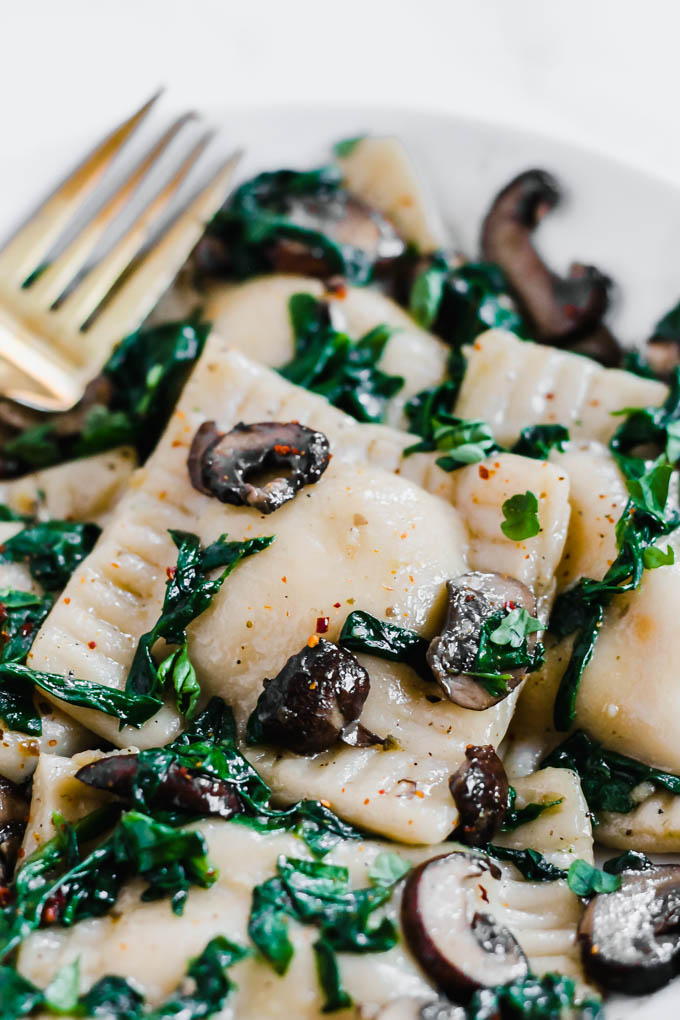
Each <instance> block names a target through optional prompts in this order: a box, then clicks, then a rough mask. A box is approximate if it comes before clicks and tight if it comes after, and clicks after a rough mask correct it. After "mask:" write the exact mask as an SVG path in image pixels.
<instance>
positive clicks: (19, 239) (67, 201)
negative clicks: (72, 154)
mask: <svg viewBox="0 0 680 1020" xmlns="http://www.w3.org/2000/svg"><path fill="white" fill-rule="evenodd" d="M160 94H161V93H160V91H159V92H157V93H156V94H155V95H153V96H152V97H151V98H150V99H148V100H147V102H146V103H144V105H143V106H141V107H140V108H139V109H138V110H137V111H136V112H135V113H133V114H132V116H131V117H129V118H128V119H127V120H126V121H124V122H123V123H122V124H120V125H119V126H118V127H117V128H115V129H114V130H113V131H112V132H111V134H110V135H108V136H107V137H106V138H105V139H104V140H103V141H102V142H100V143H99V145H97V147H96V148H95V149H94V151H93V152H92V153H91V154H90V155H89V156H88V157H87V158H86V159H85V161H84V162H83V163H81V164H80V166H79V167H77V168H76V169H75V170H74V171H73V173H72V174H71V175H70V176H69V177H68V178H67V179H66V180H65V181H64V182H63V183H62V184H61V185H60V186H59V187H58V188H57V190H56V191H55V192H54V193H53V194H52V195H50V197H49V198H48V199H47V200H46V201H45V202H44V203H43V205H42V206H41V207H40V208H39V209H38V210H37V212H36V213H34V214H33V215H32V216H31V218H30V220H29V221H28V222H27V223H26V224H25V225H24V226H23V227H21V228H20V229H19V230H18V231H17V233H16V234H15V235H14V236H13V237H12V238H11V239H10V241H8V243H7V244H6V245H5V247H4V249H3V250H2V251H1V252H0V273H2V275H3V276H4V277H5V279H6V280H7V282H8V283H10V282H11V283H14V284H15V285H19V284H21V283H23V281H24V280H25V279H26V278H27V277H28V276H29V275H30V274H31V272H33V271H35V269H37V268H38V266H39V265H40V262H41V259H43V258H44V257H45V255H46V254H47V252H48V251H49V250H50V248H51V246H52V244H53V243H54V242H55V241H56V240H57V238H58V237H59V235H60V234H61V232H62V230H63V228H64V227H65V226H66V224H67V223H68V221H69V219H70V218H71V216H72V214H73V213H74V212H75V210H76V209H77V207H78V206H79V205H80V204H81V203H82V202H83V200H84V199H85V197H86V196H87V195H88V194H89V193H90V192H91V191H92V189H93V188H94V187H96V185H97V184H98V183H99V181H100V180H101V178H102V175H103V174H104V172H105V171H106V170H107V168H108V166H109V164H110V163H111V162H112V160H113V159H114V157H115V156H116V155H117V154H118V152H119V151H120V149H121V148H122V147H123V145H124V144H125V142H126V141H127V140H128V138H129V137H130V135H131V134H132V133H133V132H134V130H135V128H137V126H138V125H139V124H140V122H141V121H142V120H143V119H144V117H146V115H147V113H148V112H149V110H150V109H151V107H152V106H153V105H154V103H155V102H156V100H157V99H158V97H159V96H160Z"/></svg>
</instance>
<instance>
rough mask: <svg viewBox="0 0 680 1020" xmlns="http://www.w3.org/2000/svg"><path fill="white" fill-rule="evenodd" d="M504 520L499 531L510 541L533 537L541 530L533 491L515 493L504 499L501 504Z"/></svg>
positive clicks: (536, 501)
mask: <svg viewBox="0 0 680 1020" xmlns="http://www.w3.org/2000/svg"><path fill="white" fill-rule="evenodd" d="M501 509H502V511H503V517H504V518H505V520H504V521H503V523H502V524H501V531H502V532H503V534H504V535H505V537H506V538H509V539H510V541H511V542H521V541H523V539H525V538H533V537H534V535H537V534H538V533H539V531H540V530H541V525H540V523H539V520H538V500H537V499H536V496H535V495H534V493H533V492H530V491H529V490H527V491H526V492H525V493H517V495H516V496H511V497H510V499H506V501H505V502H504V503H503V506H502V508H501Z"/></svg>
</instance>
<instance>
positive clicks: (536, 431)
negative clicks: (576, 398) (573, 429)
mask: <svg viewBox="0 0 680 1020" xmlns="http://www.w3.org/2000/svg"><path fill="white" fill-rule="evenodd" d="M568 442H569V430H568V429H565V427H564V425H529V426H527V428H525V429H522V431H521V432H520V434H519V439H518V440H517V442H516V443H515V445H514V446H513V447H512V450H511V452H512V453H518V454H520V455H521V456H522V457H533V458H534V459H535V460H547V459H548V457H549V456H550V451H551V450H559V451H560V452H561V451H562V450H564V444H565V443H568Z"/></svg>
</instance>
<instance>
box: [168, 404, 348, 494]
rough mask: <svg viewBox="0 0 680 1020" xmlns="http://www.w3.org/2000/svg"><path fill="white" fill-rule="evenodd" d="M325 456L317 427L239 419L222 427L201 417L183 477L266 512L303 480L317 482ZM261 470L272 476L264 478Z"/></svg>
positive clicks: (327, 453) (197, 486)
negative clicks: (225, 428) (227, 429)
mask: <svg viewBox="0 0 680 1020" xmlns="http://www.w3.org/2000/svg"><path fill="white" fill-rule="evenodd" d="M330 456H331V455H330V449H329V445H328V440H327V439H326V437H325V436H324V435H323V433H322V432H315V431H314V429H309V428H307V426H306V425H300V424H298V423H297V422H275V421H266V422H257V423H255V424H253V425H244V424H243V422H239V424H238V425H236V426H235V428H233V429H232V430H231V432H226V433H225V432H219V431H218V429H217V426H216V424H215V422H214V421H207V422H204V423H203V424H202V425H201V427H200V428H199V430H198V432H197V433H196V435H195V436H194V439H193V442H192V444H191V449H190V451H189V460H188V467H189V477H190V478H191V483H192V485H193V486H194V488H195V489H198V491H199V492H205V493H206V494H207V495H209V496H216V497H217V499H219V500H220V502H222V503H231V504H232V505H233V506H252V507H255V508H256V509H257V510H259V511H260V512H261V513H263V514H271V513H273V512H274V510H278V509H279V507H280V506H283V504H284V503H287V502H288V501H289V500H291V499H293V498H294V496H295V494H296V493H297V492H298V491H299V490H300V489H301V488H302V487H303V486H304V485H312V484H314V482H318V480H319V479H320V478H321V475H322V474H323V473H324V471H325V470H326V468H327V467H328V464H329V461H330ZM282 471H283V472H284V473H281V472H282ZM267 475H269V476H271V475H274V477H273V478H272V477H270V478H269V480H268V481H265V477H266V476H267ZM258 476H259V479H260V482H261V484H259V485H258V484H254V482H255V481H256V480H257V478H258ZM251 479H252V481H251Z"/></svg>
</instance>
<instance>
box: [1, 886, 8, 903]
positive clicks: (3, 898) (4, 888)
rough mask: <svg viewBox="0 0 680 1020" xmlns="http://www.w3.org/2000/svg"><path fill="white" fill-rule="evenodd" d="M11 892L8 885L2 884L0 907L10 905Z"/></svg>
mask: <svg viewBox="0 0 680 1020" xmlns="http://www.w3.org/2000/svg"><path fill="white" fill-rule="evenodd" d="M9 900H10V892H9V886H8V885H0V907H8V906H9Z"/></svg>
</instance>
